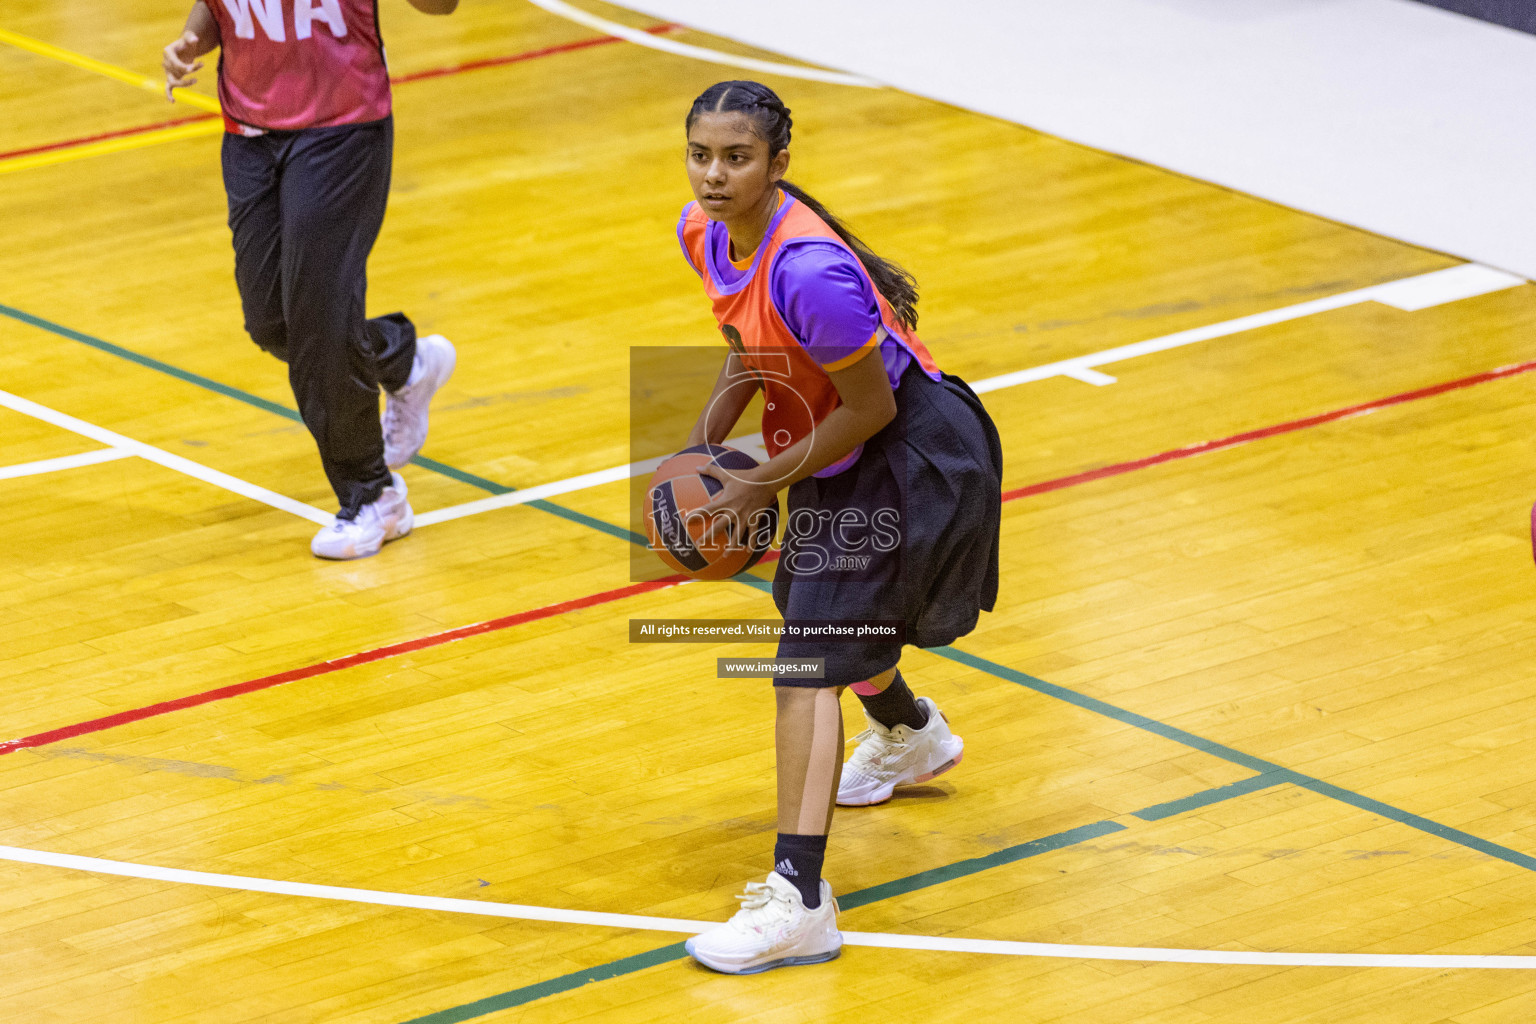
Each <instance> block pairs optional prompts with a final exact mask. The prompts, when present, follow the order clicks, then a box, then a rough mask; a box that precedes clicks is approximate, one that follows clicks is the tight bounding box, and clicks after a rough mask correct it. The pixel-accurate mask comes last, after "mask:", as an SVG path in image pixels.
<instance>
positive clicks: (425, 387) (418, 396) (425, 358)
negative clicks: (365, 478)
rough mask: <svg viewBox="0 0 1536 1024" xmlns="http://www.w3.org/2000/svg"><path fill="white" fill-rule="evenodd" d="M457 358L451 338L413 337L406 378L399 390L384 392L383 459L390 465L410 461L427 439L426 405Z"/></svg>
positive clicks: (444, 381) (449, 374)
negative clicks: (408, 370) (413, 353)
mask: <svg viewBox="0 0 1536 1024" xmlns="http://www.w3.org/2000/svg"><path fill="white" fill-rule="evenodd" d="M458 358H459V357H458V353H457V352H455V351H454V349H453V342H451V341H449V340H448V339H447V338H445V337H443V336H442V335H441V334H429V335H427V336H426V337H425V338H417V339H416V359H415V361H414V362H412V363H411V376H410V379H409V380H408V381H407V382H406V384H405V386H403V387H402V388H401V389H400V390H399V391H386V392H385V393H384V461H385V462H386V463H387V464H388V465H389V468H390V469H399V468H400V467H401V466H403V465H405V464H406V463H407V462H410V461H411V459H413V458H415V457H416V453H417V452H419V451H421V446H422V445H424V444H426V443H427V409H428V407H429V406H430V405H431V404H432V396H433V395H435V394H437V389H438V388H440V387H442V386H443V385H444V384H445V383H446V382H447V380H448V378H449V377H452V376H453V367H454V364H455V363H456V362H458Z"/></svg>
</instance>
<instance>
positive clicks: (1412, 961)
mask: <svg viewBox="0 0 1536 1024" xmlns="http://www.w3.org/2000/svg"><path fill="white" fill-rule="evenodd" d="M0 860H9V861H17V862H20V863H23V864H38V865H44V866H47V867H57V868H68V869H70V870H74V871H90V872H94V873H96V874H103V875H118V876H122V877H127V878H144V879H149V880H151V881H157V882H175V883H180V884H183V885H203V886H210V887H212V888H218V889H237V890H240V891H242V892H264V893H270V894H272V895H277V896H302V897H307V898H311V899H324V900H342V901H344V902H348V903H369V904H373V905H375V906H382V907H402V908H406V909H412V910H435V911H441V912H445V913H450V914H478V915H480V916H482V917H504V918H513V919H516V920H522V921H550V922H555V923H559V924H581V925H593V926H596V927H599V928H626V929H636V930H640V931H657V932H681V933H684V934H697V933H699V932H702V931H705V930H707V929H709V928H713V927H714V926H715V925H716V924H717V923H718V922H714V921H688V920H683V919H680V918H672V917H646V916H643V915H638V914H607V913H598V912H595V911H587V910H562V909H559V908H557V907H534V906H528V905H525V904H518V903H491V902H489V901H486V900H461V899H452V898H449V897H443V896H414V895H411V894H409V893H398V892H383V891H380V890H377V889H352V888H347V887H344V886H336V885H313V884H311V883H309V882H284V881H279V880H277V879H271V878H251V877H248V876H246V875H220V874H212V873H209V872H206V871H188V870H186V869H184V868H162V867H156V866H154V865H151V864H130V863H127V862H125V861H117V860H102V859H100V858H98V857H81V856H79V855H77V854H72V853H49V852H46V851H43V850H26V849H21V848H20V847H15V846H0ZM843 941H844V943H846V944H847V945H850V946H872V947H877V948H880V949H915V950H929V951H936V952H951V953H988V954H992V955H994V956H1045V957H1057V958H1065V959H1070V960H1122V961H1133V962H1139V963H1184V964H1236V965H1245V966H1260V967H1398V968H1402V967H1411V968H1419V969H1423V970H1446V969H1454V968H1477V969H1483V970H1488V969H1497V970H1536V956H1473V955H1445V956H1440V955H1434V954H1393V953H1258V952H1248V951H1243V950H1216V949H1163V948H1157V947H1148V946H1078V945H1067V944H1059V943H1054V942H1004V941H999V940H996V939H955V938H945V937H942V936H930V935H902V934H896V933H891V932H843Z"/></svg>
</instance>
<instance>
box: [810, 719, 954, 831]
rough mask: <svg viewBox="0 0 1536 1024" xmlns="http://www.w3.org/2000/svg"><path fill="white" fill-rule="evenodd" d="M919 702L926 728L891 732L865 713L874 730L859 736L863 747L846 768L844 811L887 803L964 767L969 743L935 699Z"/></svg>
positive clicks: (841, 795) (840, 792)
mask: <svg viewBox="0 0 1536 1024" xmlns="http://www.w3.org/2000/svg"><path fill="white" fill-rule="evenodd" d="M917 702H918V703H919V704H921V705H923V707H925V708H927V709H928V723H927V724H926V725H924V726H923V727H922V728H921V729H912V728H910V727H908V726H905V725H898V726H895V727H894V728H891V729H887V728H886V727H885V726H883V725H881V724H880V723H879V722H877V721H875V720H874V719H873V718H870V717H869V714H868V713H867V712H866V713H865V715H864V718H865V720H866V721H868V722H869V728H868V729H865V730H864V731H863V732H861V733H859V735H858V736H857V737H856V740H857V742H858V744H859V745H858V746H857V747H856V748H854V751H853V756H852V757H850V758H849V759H848V763H847V764H845V765H843V780H842V782H840V783H838V787H837V802H838V804H839V805H840V806H842V807H868V806H869V805H870V804H883V803H885V802H886V801H887V800H889V799H890V798H891V791H892V790H894V789H895V788H896V787H897V786H910V785H913V784H914V783H918V782H927V781H928V780H929V779H931V778H933V777H934V776H935V775H942V774H944V773H945V772H947V771H949V770H950V769H951V768H953V767H954V766H955V765H957V764H959V763H960V758H961V757H962V756H963V754H964V751H965V741H964V740H962V739H961V738H960V737H959V736H956V735H955V734H953V733H951V732H950V731H949V722H948V720H946V719H945V717H944V712H942V711H940V710H939V708H938V705H937V704H935V703H934V702H933V701H932V700H931V699H929V698H927V697H919V698H917Z"/></svg>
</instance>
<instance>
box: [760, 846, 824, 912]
mask: <svg viewBox="0 0 1536 1024" xmlns="http://www.w3.org/2000/svg"><path fill="white" fill-rule="evenodd" d="M826 856H827V837H826V836H800V835H793V834H791V833H788V832H780V833H779V839H778V842H776V843H774V844H773V870H775V871H777V872H778V873H779V874H780V875H781V876H783V878H784V880H785V881H786V882H793V883H794V886H795V888H796V889H799V890H800V898H801V899H802V900H803V901H805V909H806V910H815V909H816V908H817V907H819V906H821V862H822V861H823V860H824V859H825V858H826Z"/></svg>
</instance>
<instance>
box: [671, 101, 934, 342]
mask: <svg viewBox="0 0 1536 1024" xmlns="http://www.w3.org/2000/svg"><path fill="white" fill-rule="evenodd" d="M718 113H739V114H745V115H746V116H747V118H748V120H750V121H751V122H752V128H753V133H754V134H755V135H757V137H758V138H760V139H762V140H763V141H764V142H766V143H768V157H769V159H772V158H773V157H775V156H777V155H778V154H779V153H780V152H781V151H783V150H785V149H788V148H789V130H790V127H791V126H792V125H793V124H794V122H793V121H792V120H790V116H789V108H788V107H786V106H785V105H784V101H783V100H781V99H779V97H778V95H777V94H776V93H775V92H774V91H773V90H772V89H770V88H768V87H767V86H766V85H761V84H759V83H757V82H739V81H738V82H717V83H716V84H714V85H712V86H710V87H709V88H708V89H705V90H704V92H703V93H701V94H700V95H699V98H698V99H696V100H694V101H693V106H692V107H690V108H689V109H688V119H687V121H686V122H685V123H684V124H685V127H686V128H687V129H688V130H692V129H693V123H694V121H696V120H698V117H699V115H700V114H718ZM779 187H780V188H782V189H783V190H784V191H785V192H788V193H789V194H790V195H792V196H794V197H795V198H796V199H798V200H800V201H801V202H802V203H804V204H805V205H806V206H807V207H809V208H810V210H811V212H812V213H814V214H816V216H818V217H820V218H821V219H822V220H823V221H825V222H826V224H827V227H829V228H831V229H832V230H833V231H835V232H837V237H839V238H841V239H842V240H843V242H844V243H845V244H847V246H848V248H850V249H852V250H853V252H854V255H856V256H858V258H859V262H860V263H862V264H864V269H865V270H866V271H868V273H869V277H870V280H871V281H873V282H874V284H875V287H876V288H878V289H879V290H880V294H881V295H883V296H885V301H887V302H889V303H890V304H891V309H892V311H893V312H894V313H895V314H896V318H897V319H898V320H900V321H901V322H902V324H903V325H905V326H906V328H907V329H908V330H915V329H916V328H917V279H916V278H914V277H913V276H912V275H911V274H909V273H908V272H907V271H906V270H904V269H902V268H901V267H900V266H898V265H897V264H895V263H892V262H891V261H890V260H888V259H885V258H884V257H882V256H879V255H877V254H876V253H875V252H874V251H873V250H872V249H870V247H869V246H867V245H865V244H864V242H863V241H862V240H861V239H860V238H859V236H858V235H855V234H854V233H853V232H852V231H850V230H849V229H848V226H847V225H846V224H844V223H843V222H842V221H840V220H838V219H837V218H836V217H835V216H833V215H832V213H831V212H830V211H828V210H827V208H826V207H825V206H822V205H821V204H820V203H819V202H817V201H816V200H815V198H813V197H812V196H811V195H810V193H808V192H806V191H805V190H804V189H802V188H801V187H800V186H798V185H794V184H791V183H790V182H788V181H781V182H779Z"/></svg>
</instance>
